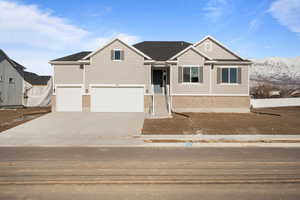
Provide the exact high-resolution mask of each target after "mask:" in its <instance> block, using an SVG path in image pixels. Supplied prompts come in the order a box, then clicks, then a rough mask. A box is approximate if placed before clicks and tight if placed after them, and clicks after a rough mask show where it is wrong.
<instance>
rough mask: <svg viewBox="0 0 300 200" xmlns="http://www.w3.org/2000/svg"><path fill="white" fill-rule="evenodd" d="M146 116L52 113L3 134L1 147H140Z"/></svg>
mask: <svg viewBox="0 0 300 200" xmlns="http://www.w3.org/2000/svg"><path fill="white" fill-rule="evenodd" d="M143 123H144V113H84V112H82V113H49V114H46V115H44V116H42V117H40V118H37V119H34V120H32V121H29V122H27V123H24V124H22V125H19V126H17V127H14V128H12V129H9V130H7V131H5V132H2V133H0V146H101V145H123V146H126V145H138V144H141V143H143V142H142V141H141V140H139V139H134V136H136V135H139V134H140V132H141V129H142V128H143Z"/></svg>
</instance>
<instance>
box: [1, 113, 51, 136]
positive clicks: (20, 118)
mask: <svg viewBox="0 0 300 200" xmlns="http://www.w3.org/2000/svg"><path fill="white" fill-rule="evenodd" d="M50 111H51V108H50V107H34V108H18V109H0V132H2V131H5V130H7V129H10V128H12V127H15V126H17V125H19V124H22V123H24V122H27V121H30V120H32V119H35V118H37V117H40V116H42V115H44V114H46V113H48V112H50Z"/></svg>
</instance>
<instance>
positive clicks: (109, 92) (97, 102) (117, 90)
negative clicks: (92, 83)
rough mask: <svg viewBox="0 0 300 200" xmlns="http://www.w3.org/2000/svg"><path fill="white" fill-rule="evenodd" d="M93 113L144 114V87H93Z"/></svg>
mask: <svg viewBox="0 0 300 200" xmlns="http://www.w3.org/2000/svg"><path fill="white" fill-rule="evenodd" d="M91 111H92V112H144V87H128V86H126V87H125V86H124V87H92V88H91Z"/></svg>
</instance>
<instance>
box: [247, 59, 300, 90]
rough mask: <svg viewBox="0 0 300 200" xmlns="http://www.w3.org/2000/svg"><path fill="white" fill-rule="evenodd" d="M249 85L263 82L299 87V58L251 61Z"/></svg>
mask: <svg viewBox="0 0 300 200" xmlns="http://www.w3.org/2000/svg"><path fill="white" fill-rule="evenodd" d="M252 61H253V65H252V67H251V73H250V79H251V82H252V83H251V85H253V84H255V83H258V82H265V83H269V84H273V85H294V86H297V85H298V86H299V87H300V56H299V57H294V58H280V57H268V58H263V59H252Z"/></svg>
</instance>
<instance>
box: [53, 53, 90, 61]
mask: <svg viewBox="0 0 300 200" xmlns="http://www.w3.org/2000/svg"><path fill="white" fill-rule="evenodd" d="M90 53H92V52H91V51H81V52H78V53H74V54H71V55H68V56H64V57H61V58H57V59H55V60H51V61H78V60H81V59H83V58H84V57H85V56H87V55H89V54H90Z"/></svg>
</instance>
